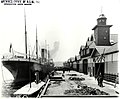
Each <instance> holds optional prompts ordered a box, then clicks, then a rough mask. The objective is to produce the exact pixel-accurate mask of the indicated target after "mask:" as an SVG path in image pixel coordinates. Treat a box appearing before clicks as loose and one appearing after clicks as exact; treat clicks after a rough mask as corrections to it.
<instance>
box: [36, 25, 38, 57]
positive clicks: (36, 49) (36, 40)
mask: <svg viewBox="0 0 120 99" xmlns="http://www.w3.org/2000/svg"><path fill="white" fill-rule="evenodd" d="M36 58H37V59H38V40H37V25H36Z"/></svg>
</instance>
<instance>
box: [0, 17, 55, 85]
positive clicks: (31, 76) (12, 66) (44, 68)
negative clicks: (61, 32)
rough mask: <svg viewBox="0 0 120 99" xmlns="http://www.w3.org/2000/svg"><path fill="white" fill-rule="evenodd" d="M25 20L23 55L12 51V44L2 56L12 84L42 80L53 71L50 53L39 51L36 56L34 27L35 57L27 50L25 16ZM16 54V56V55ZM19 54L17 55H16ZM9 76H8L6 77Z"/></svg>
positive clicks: (45, 49) (43, 50)
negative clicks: (10, 75) (10, 74)
mask: <svg viewBox="0 0 120 99" xmlns="http://www.w3.org/2000/svg"><path fill="white" fill-rule="evenodd" d="M24 18H25V53H24V54H22V53H19V52H16V51H14V50H13V48H12V44H11V45H10V50H9V53H8V54H7V55H3V57H2V63H3V66H4V67H6V68H7V69H8V70H9V71H10V72H11V73H12V75H13V77H14V82H15V83H17V82H20V83H21V82H24V81H25V82H28V81H34V80H37V81H38V80H43V79H44V78H45V77H46V75H47V74H48V73H50V72H51V71H52V70H53V69H54V63H53V60H52V59H50V55H49V54H50V53H49V50H47V48H42V49H41V56H40V57H39V55H38V40H37V27H36V55H34V56H33V55H31V54H30V51H28V49H27V30H26V15H25V16H24ZM16 53H17V54H16ZM18 53H19V55H18ZM8 76H9V75H8Z"/></svg>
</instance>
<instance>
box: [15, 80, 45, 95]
mask: <svg viewBox="0 0 120 99" xmlns="http://www.w3.org/2000/svg"><path fill="white" fill-rule="evenodd" d="M44 84H45V82H43V81H41V82H40V83H38V84H36V83H35V82H32V83H31V88H30V84H27V85H25V86H23V87H22V88H20V89H18V90H17V91H16V92H15V93H14V94H15V95H20V94H23V95H31V94H33V93H35V92H36V91H38V90H39V89H40V88H41V87H42V86H43V85H44Z"/></svg>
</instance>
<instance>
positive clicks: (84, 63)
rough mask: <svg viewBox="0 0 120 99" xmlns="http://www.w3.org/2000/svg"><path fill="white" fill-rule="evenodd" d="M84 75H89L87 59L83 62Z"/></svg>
mask: <svg viewBox="0 0 120 99" xmlns="http://www.w3.org/2000/svg"><path fill="white" fill-rule="evenodd" d="M83 73H84V74H86V75H87V74H88V60H87V59H84V60H83Z"/></svg>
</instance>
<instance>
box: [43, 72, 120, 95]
mask: <svg viewBox="0 0 120 99" xmlns="http://www.w3.org/2000/svg"><path fill="white" fill-rule="evenodd" d="M62 74H63V71H56V72H55V77H57V76H58V75H59V76H60V75H62ZM70 77H73V78H74V77H75V78H82V79H83V80H81V81H78V80H79V79H78V80H77V79H74V80H71V79H72V78H71V79H70ZM108 83H110V82H107V83H106V81H104V82H103V86H104V87H99V86H98V85H97V80H95V78H94V77H90V76H89V75H84V74H83V73H79V72H76V71H70V72H69V71H65V73H64V80H63V81H62V80H60V81H57V80H51V81H50V84H49V85H48V87H47V89H46V92H45V94H44V95H43V96H42V97H53V96H108V97H109V96H113V97H117V96H118V95H119V91H118V85H117V87H116V88H114V86H112V85H111V84H108ZM79 85H80V86H79ZM81 85H82V86H87V87H86V88H88V89H90V87H91V90H96V89H97V91H98V92H96V93H98V94H94V95H93V94H92V95H91V94H89V93H85V94H84V93H81V92H79V91H78V90H81V87H82V86H81ZM83 91H85V90H83ZM100 92H101V93H102V94H100ZM105 93H107V94H105Z"/></svg>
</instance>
